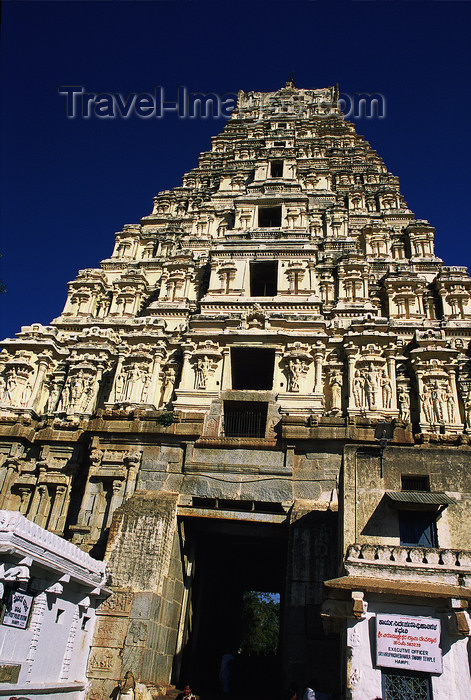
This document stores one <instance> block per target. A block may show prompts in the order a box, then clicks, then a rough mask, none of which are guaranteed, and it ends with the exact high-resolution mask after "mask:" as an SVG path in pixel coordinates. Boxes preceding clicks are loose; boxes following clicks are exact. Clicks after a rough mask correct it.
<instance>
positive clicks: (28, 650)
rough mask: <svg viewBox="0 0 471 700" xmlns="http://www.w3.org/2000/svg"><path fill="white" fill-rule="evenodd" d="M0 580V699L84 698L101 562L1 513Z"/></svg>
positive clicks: (20, 517)
mask: <svg viewBox="0 0 471 700" xmlns="http://www.w3.org/2000/svg"><path fill="white" fill-rule="evenodd" d="M0 582H1V584H0V591H1V593H2V596H3V597H2V598H1V600H2V616H1V624H0V698H2V697H6V698H10V697H22V696H23V697H27V698H28V699H29V700H35V699H36V698H42V699H44V698H45V697H48V698H49V697H53V698H54V699H55V700H78V699H79V698H81V697H83V696H84V691H85V685H86V684H85V671H86V666H87V661H88V655H89V651H90V644H91V640H92V636H93V629H94V625H95V608H96V605H97V603H98V602H99V601H100V600H103V596H106V595H108V593H107V590H106V588H105V583H106V565H105V563H104V562H100V561H96V560H95V559H93V558H92V557H91V556H90V555H88V554H87V553H86V552H83V551H82V550H81V549H79V548H78V547H76V546H75V545H73V544H72V543H70V542H67V541H66V540H64V539H62V538H61V537H58V536H57V535H54V534H53V533H51V532H48V531H47V530H44V529H43V528H42V527H39V525H36V524H35V523H32V522H31V521H30V520H27V519H26V518H25V517H24V516H23V515H21V514H20V513H18V512H13V511H7V510H0Z"/></svg>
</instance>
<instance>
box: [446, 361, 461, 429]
mask: <svg viewBox="0 0 471 700" xmlns="http://www.w3.org/2000/svg"><path fill="white" fill-rule="evenodd" d="M447 370H448V376H449V377H450V386H451V391H452V392H453V402H454V406H455V409H454V421H453V423H455V424H458V425H461V420H460V414H459V410H458V406H459V401H458V390H457V387H456V369H455V367H453V366H452V365H448V366H447Z"/></svg>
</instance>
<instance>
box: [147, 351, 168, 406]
mask: <svg viewBox="0 0 471 700" xmlns="http://www.w3.org/2000/svg"><path fill="white" fill-rule="evenodd" d="M164 353H165V350H164V349H163V348H158V349H157V351H156V353H155V355H154V360H153V363H152V370H151V380H150V386H149V391H148V392H147V403H150V404H152V405H153V406H155V407H156V408H157V406H158V405H159V398H160V392H161V387H160V386H159V376H160V368H161V365H162V360H163V358H164Z"/></svg>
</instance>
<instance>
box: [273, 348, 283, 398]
mask: <svg viewBox="0 0 471 700" xmlns="http://www.w3.org/2000/svg"><path fill="white" fill-rule="evenodd" d="M282 355H283V353H282V351H281V350H275V366H274V369H273V391H280V389H281V387H280V380H281V378H282V376H283V375H282V373H281V366H280V362H281V358H282Z"/></svg>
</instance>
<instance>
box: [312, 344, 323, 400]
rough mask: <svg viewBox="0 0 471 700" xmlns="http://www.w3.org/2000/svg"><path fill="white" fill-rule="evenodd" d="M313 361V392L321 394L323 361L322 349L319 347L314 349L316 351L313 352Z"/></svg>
mask: <svg viewBox="0 0 471 700" xmlns="http://www.w3.org/2000/svg"><path fill="white" fill-rule="evenodd" d="M314 362H315V380H314V393H315V394H322V393H323V387H322V366H323V363H324V351H323V350H321V349H320V348H318V349H316V351H315V353H314Z"/></svg>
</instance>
